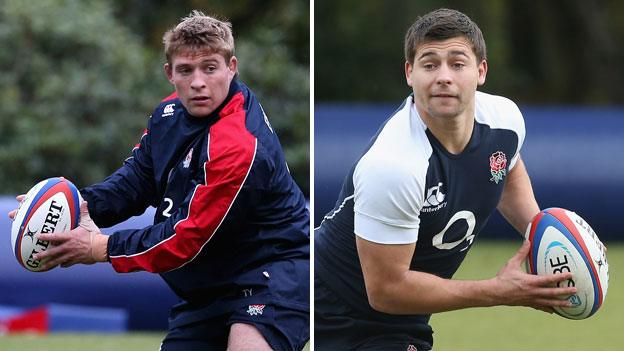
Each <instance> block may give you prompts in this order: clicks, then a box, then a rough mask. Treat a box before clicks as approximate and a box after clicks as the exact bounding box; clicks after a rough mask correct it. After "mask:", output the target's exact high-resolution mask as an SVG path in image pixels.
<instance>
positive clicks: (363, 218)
mask: <svg viewBox="0 0 624 351" xmlns="http://www.w3.org/2000/svg"><path fill="white" fill-rule="evenodd" d="M405 59H406V62H405V78H406V81H407V84H408V85H409V86H410V87H411V88H412V91H413V94H412V95H410V96H408V97H407V98H406V99H405V100H404V102H403V104H402V105H401V106H400V107H399V109H398V110H397V111H396V112H395V113H394V114H393V115H392V116H391V117H390V118H389V119H388V120H387V121H386V122H385V123H384V125H383V126H382V127H381V128H380V130H379V132H378V133H377V135H376V136H375V137H374V138H373V140H372V141H371V143H370V145H369V147H368V149H367V150H366V151H365V152H364V154H363V155H362V157H361V158H360V159H359V160H357V162H356V164H355V166H354V167H353V168H352V170H351V172H350V173H349V174H348V175H347V177H346V179H345V181H344V185H343V188H342V191H341V193H340V195H339V198H338V201H337V202H336V207H335V208H334V209H333V210H332V211H331V212H330V213H329V214H328V215H327V216H325V218H324V220H323V222H322V224H321V225H320V227H319V228H318V229H317V231H316V232H315V262H316V263H315V305H314V308H315V321H314V323H315V336H314V340H315V341H314V342H315V350H317V351H334V350H356V349H357V350H400V351H406V350H408V351H414V350H418V351H425V350H430V349H431V348H432V345H433V338H432V334H433V332H432V330H431V327H430V326H429V318H430V316H431V314H432V313H436V312H442V311H449V310H457V309H462V308H468V307H477V306H484V307H485V306H494V305H522V306H531V307H534V308H537V309H540V310H545V311H549V312H552V306H566V305H568V301H565V300H564V301H562V300H560V299H558V298H557V297H559V296H567V295H569V294H571V293H573V291H574V290H575V288H551V287H549V286H551V284H553V283H556V282H559V281H563V280H566V279H569V278H570V275H569V274H559V275H553V276H539V277H538V276H534V275H530V274H526V273H524V272H523V271H522V270H521V268H520V266H521V262H522V260H523V259H524V258H525V257H526V255H527V253H528V249H529V246H528V245H526V243H525V245H523V246H522V248H521V249H520V250H519V251H518V252H517V254H516V255H515V256H514V257H513V258H512V259H510V260H509V262H508V263H507V264H506V265H505V266H504V267H503V268H502V269H501V270H500V271H499V273H498V274H497V276H496V277H494V278H492V279H489V280H482V281H459V280H452V279H451V277H452V276H453V274H454V273H455V271H456V270H457V269H458V267H459V266H460V264H461V262H462V261H463V259H464V257H465V256H466V253H467V252H468V249H470V247H471V246H472V244H473V242H474V240H475V237H476V236H477V235H478V233H479V231H480V230H481V229H482V228H483V227H484V225H485V223H486V221H487V219H488V217H489V216H490V214H491V213H492V212H493V211H494V209H496V208H498V210H499V211H500V212H501V213H502V214H503V216H504V217H505V218H506V219H507V220H508V221H509V222H510V223H511V224H512V225H513V226H514V227H515V228H516V229H517V230H518V231H520V232H523V231H524V230H525V228H526V226H527V224H528V223H529V222H530V220H531V219H532V218H533V216H534V215H536V214H537V213H538V212H539V208H538V206H537V203H536V201H535V197H534V195H533V191H532V189H531V183H530V181H529V177H528V175H527V172H526V169H525V167H524V164H523V162H522V159H521V157H520V149H521V146H522V143H523V141H524V135H525V131H524V122H523V119H522V115H521V113H520V111H519V110H518V108H517V107H516V105H515V104H514V103H513V102H512V101H510V100H508V99H506V98H503V97H500V96H494V95H490V94H485V93H481V92H477V91H476V89H477V86H479V85H482V84H483V83H484V82H485V76H486V73H487V62H486V55H485V42H484V40H483V36H482V34H481V31H480V29H479V28H478V27H477V25H476V24H475V23H474V22H472V20H470V18H468V17H467V16H466V15H464V14H462V13H460V12H458V11H454V10H448V9H440V10H436V11H433V12H431V13H429V14H427V15H425V16H423V17H421V18H419V19H418V20H417V21H416V22H415V23H414V24H413V25H412V26H411V28H410V29H409V30H408V32H407V35H406V37H405Z"/></svg>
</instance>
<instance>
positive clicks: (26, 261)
mask: <svg viewBox="0 0 624 351" xmlns="http://www.w3.org/2000/svg"><path fill="white" fill-rule="evenodd" d="M80 199H81V198H80V194H79V193H78V189H76V187H75V186H74V184H72V183H71V182H70V181H68V180H67V179H63V178H49V179H46V180H44V181H41V182H39V183H38V184H37V185H35V186H34V187H32V188H31V189H30V190H29V191H28V193H27V194H26V196H25V198H24V200H23V201H22V202H21V203H20V205H19V207H18V209H17V214H16V215H15V219H14V221H13V227H12V228H11V247H12V248H13V253H14V254H15V258H16V259H17V262H19V264H20V265H22V266H23V267H24V268H26V269H28V270H29V271H33V272H38V271H41V266H42V264H43V263H44V262H42V261H39V260H35V259H34V258H33V255H35V254H36V253H38V252H42V251H45V250H47V249H48V247H50V243H49V242H48V241H43V240H39V238H38V235H39V234H40V233H62V232H66V231H69V230H71V229H74V228H76V227H77V226H78V220H79V216H80Z"/></svg>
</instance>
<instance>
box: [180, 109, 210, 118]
mask: <svg viewBox="0 0 624 351" xmlns="http://www.w3.org/2000/svg"><path fill="white" fill-rule="evenodd" d="M187 111H188V113H189V114H190V115H191V116H193V117H197V118H204V117H208V116H209V115H210V114H211V113H212V112H213V111H214V109H211V108H207V107H201V108H189V109H187Z"/></svg>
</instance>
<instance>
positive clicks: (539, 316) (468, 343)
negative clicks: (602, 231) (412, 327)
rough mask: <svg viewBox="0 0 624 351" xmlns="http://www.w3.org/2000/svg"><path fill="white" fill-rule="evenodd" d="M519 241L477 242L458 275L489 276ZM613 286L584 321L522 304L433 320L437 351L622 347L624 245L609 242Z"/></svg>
mask: <svg viewBox="0 0 624 351" xmlns="http://www.w3.org/2000/svg"><path fill="white" fill-rule="evenodd" d="M519 245H520V242H519V241H518V243H506V242H477V243H476V244H475V247H474V248H472V249H471V251H470V253H469V254H468V257H466V260H465V261H464V264H463V265H462V267H461V269H460V271H458V272H457V274H456V275H455V278H457V279H479V278H489V277H492V276H494V275H495V274H496V272H497V271H498V269H499V268H500V267H502V265H503V264H504V263H505V262H506V261H507V260H508V259H509V258H510V257H511V256H512V255H513V254H514V253H515V252H516V249H517V247H518V246H519ZM607 247H608V253H607V256H608V259H609V275H610V282H609V290H608V294H607V298H606V300H605V303H604V304H603V306H602V307H601V309H600V310H599V311H598V312H597V313H596V314H595V315H593V316H592V317H590V318H589V319H586V320H582V321H573V320H568V319H565V318H562V317H559V316H557V315H549V314H546V313H544V312H541V311H537V310H534V309H530V308H523V307H495V308H473V309H467V310H462V311H453V312H447V313H440V314H437V315H434V316H433V317H432V318H431V325H432V327H433V329H434V331H435V334H434V342H435V345H434V350H436V351H494V350H496V351H500V350H505V351H516V350H517V351H527V350H531V351H541V350H545V351H546V350H547V351H580V350H592V351H616V350H618V351H619V350H624V330H621V329H622V328H623V327H624V281H623V280H622V278H621V274H620V273H621V272H623V271H624V244H615V243H612V244H610V243H607Z"/></svg>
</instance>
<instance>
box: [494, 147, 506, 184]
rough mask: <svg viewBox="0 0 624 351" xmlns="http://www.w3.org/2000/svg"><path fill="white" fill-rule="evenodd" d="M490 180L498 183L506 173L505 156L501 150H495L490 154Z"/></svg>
mask: <svg viewBox="0 0 624 351" xmlns="http://www.w3.org/2000/svg"><path fill="white" fill-rule="evenodd" d="M490 174H491V175H492V178H490V180H491V181H493V182H494V183H496V184H498V182H500V181H501V180H503V177H505V176H506V175H507V156H505V153H504V152H502V151H496V152H495V153H493V154H492V156H490Z"/></svg>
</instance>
